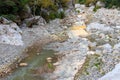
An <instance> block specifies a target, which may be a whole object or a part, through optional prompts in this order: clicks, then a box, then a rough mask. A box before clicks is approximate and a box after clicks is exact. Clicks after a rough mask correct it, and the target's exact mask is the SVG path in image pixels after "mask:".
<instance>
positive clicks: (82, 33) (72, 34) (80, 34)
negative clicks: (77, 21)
mask: <svg viewBox="0 0 120 80" xmlns="http://www.w3.org/2000/svg"><path fill="white" fill-rule="evenodd" d="M88 35H89V34H88V33H87V32H86V31H85V30H84V29H81V30H70V31H69V32H68V36H69V38H78V37H87V36H88Z"/></svg>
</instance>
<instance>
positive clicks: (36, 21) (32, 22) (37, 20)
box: [23, 16, 46, 27]
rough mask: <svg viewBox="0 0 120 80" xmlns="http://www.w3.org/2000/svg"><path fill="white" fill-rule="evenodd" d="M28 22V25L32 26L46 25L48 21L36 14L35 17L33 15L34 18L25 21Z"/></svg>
mask: <svg viewBox="0 0 120 80" xmlns="http://www.w3.org/2000/svg"><path fill="white" fill-rule="evenodd" d="M24 23H25V24H26V26H27V27H32V25H35V24H37V25H41V26H43V25H45V24H46V21H45V20H44V19H43V18H42V17H41V16H35V17H32V18H27V19H25V20H24V21H23V24H24Z"/></svg>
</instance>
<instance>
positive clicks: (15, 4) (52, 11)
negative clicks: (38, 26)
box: [0, 0, 70, 21]
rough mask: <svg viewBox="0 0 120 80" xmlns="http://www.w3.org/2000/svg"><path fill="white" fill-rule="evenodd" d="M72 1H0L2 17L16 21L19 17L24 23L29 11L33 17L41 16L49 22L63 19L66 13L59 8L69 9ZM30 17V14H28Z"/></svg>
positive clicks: (0, 14)
mask: <svg viewBox="0 0 120 80" xmlns="http://www.w3.org/2000/svg"><path fill="white" fill-rule="evenodd" d="M69 1H70V0H0V16H4V17H5V18H7V19H11V20H13V21H14V19H16V17H17V16H19V17H20V20H21V21H23V20H24V19H25V18H27V16H26V14H27V11H28V6H29V9H30V10H31V13H30V14H32V15H41V16H42V17H43V18H45V19H46V20H47V21H49V20H52V19H55V18H63V17H64V16H65V14H64V12H58V9H59V8H64V7H67V5H66V4H67V3H68V2H69ZM27 15H28V14H27Z"/></svg>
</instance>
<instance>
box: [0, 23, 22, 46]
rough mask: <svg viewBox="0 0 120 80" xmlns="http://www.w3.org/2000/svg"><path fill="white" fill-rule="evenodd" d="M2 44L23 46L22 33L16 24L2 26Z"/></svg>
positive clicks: (0, 35) (0, 26) (0, 40)
mask: <svg viewBox="0 0 120 80" xmlns="http://www.w3.org/2000/svg"><path fill="white" fill-rule="evenodd" d="M0 43H1V44H10V45H23V41H22V31H21V29H20V28H19V27H18V26H17V24H16V23H10V24H0Z"/></svg>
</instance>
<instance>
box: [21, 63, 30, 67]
mask: <svg viewBox="0 0 120 80" xmlns="http://www.w3.org/2000/svg"><path fill="white" fill-rule="evenodd" d="M27 65H28V64H27V63H20V64H19V66H20V67H24V66H27Z"/></svg>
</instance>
